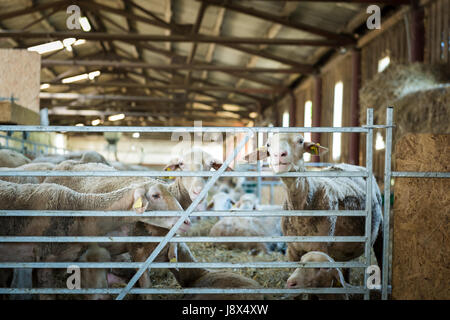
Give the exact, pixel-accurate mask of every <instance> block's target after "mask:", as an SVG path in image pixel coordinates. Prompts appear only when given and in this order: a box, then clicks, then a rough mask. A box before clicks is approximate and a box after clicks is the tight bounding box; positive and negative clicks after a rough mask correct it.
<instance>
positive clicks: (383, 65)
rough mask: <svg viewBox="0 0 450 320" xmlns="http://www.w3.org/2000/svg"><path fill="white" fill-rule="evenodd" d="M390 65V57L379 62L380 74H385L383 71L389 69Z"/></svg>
mask: <svg viewBox="0 0 450 320" xmlns="http://www.w3.org/2000/svg"><path fill="white" fill-rule="evenodd" d="M389 63H391V58H389V56H386V57H384V58H383V59H380V60H378V72H383V70H384V69H386V68H387V66H388V65H389Z"/></svg>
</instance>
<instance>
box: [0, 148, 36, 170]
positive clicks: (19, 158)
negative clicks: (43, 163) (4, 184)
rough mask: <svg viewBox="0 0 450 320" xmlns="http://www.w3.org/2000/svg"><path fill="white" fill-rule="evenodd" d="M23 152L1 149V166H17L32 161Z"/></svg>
mask: <svg viewBox="0 0 450 320" xmlns="http://www.w3.org/2000/svg"><path fill="white" fill-rule="evenodd" d="M30 162H31V160H30V159H28V158H27V157H25V156H24V155H23V154H21V153H19V152H16V151H14V150H10V149H0V167H6V168H17V167H20V166H23V165H24V164H27V163H30Z"/></svg>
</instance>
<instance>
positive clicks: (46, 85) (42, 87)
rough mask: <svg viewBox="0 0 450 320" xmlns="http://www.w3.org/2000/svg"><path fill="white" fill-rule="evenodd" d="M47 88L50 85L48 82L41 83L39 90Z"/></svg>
mask: <svg viewBox="0 0 450 320" xmlns="http://www.w3.org/2000/svg"><path fill="white" fill-rule="evenodd" d="M48 88H50V85H49V84H48V83H43V84H41V90H45V89H48Z"/></svg>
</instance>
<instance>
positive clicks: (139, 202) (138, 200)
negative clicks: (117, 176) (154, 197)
mask: <svg viewBox="0 0 450 320" xmlns="http://www.w3.org/2000/svg"><path fill="white" fill-rule="evenodd" d="M133 208H134V209H139V208H142V197H139V198H138V199H137V200H136V201H135V202H134V204H133Z"/></svg>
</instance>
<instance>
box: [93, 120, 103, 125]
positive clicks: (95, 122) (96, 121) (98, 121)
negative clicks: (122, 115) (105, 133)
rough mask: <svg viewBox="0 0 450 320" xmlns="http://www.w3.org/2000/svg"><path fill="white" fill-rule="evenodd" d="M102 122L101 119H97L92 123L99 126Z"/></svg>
mask: <svg viewBox="0 0 450 320" xmlns="http://www.w3.org/2000/svg"><path fill="white" fill-rule="evenodd" d="M100 122H101V120H100V119H95V120H92V122H91V124H92V125H93V126H98V125H99V124H100Z"/></svg>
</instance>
